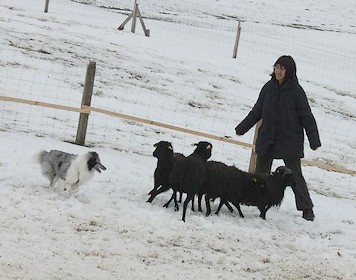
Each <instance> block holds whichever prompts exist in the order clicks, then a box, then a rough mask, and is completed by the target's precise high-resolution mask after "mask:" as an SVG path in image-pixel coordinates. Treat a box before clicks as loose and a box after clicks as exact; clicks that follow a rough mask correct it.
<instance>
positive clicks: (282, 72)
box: [274, 64, 286, 84]
mask: <svg viewBox="0 0 356 280" xmlns="http://www.w3.org/2000/svg"><path fill="white" fill-rule="evenodd" d="M274 75H275V76H276V79H277V81H278V82H279V83H280V84H281V83H282V82H283V80H284V78H285V76H286V68H284V66H282V65H279V64H276V65H275V66H274Z"/></svg>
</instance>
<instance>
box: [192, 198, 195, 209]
mask: <svg viewBox="0 0 356 280" xmlns="http://www.w3.org/2000/svg"><path fill="white" fill-rule="evenodd" d="M194 198H195V195H193V198H192V211H194V212H195V209H194V200H195V199H194Z"/></svg>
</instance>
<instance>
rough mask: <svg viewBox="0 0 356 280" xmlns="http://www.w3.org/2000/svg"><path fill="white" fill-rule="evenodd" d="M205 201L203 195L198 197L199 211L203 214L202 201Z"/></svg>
mask: <svg viewBox="0 0 356 280" xmlns="http://www.w3.org/2000/svg"><path fill="white" fill-rule="evenodd" d="M202 199H203V194H199V195H198V211H199V212H203V209H202V208H201V200H202Z"/></svg>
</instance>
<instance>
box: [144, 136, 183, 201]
mask: <svg viewBox="0 0 356 280" xmlns="http://www.w3.org/2000/svg"><path fill="white" fill-rule="evenodd" d="M153 146H154V147H155V148H156V149H155V150H154V151H153V156H154V157H156V158H157V167H156V169H155V171H154V186H153V189H152V190H151V191H150V192H149V193H148V194H149V195H151V196H150V197H149V198H148V200H147V202H152V201H153V199H154V198H155V197H156V196H157V195H159V194H160V193H163V192H165V191H168V190H169V189H170V185H169V173H170V172H171V169H172V167H173V165H174V164H175V162H176V161H177V160H179V159H181V158H184V155H183V154H180V153H173V146H172V144H171V143H170V142H168V141H160V142H158V143H156V144H154V145H153ZM180 199H181V198H180Z"/></svg>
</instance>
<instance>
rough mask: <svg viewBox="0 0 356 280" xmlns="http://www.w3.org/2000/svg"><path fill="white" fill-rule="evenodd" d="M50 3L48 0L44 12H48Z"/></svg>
mask: <svg viewBox="0 0 356 280" xmlns="http://www.w3.org/2000/svg"><path fill="white" fill-rule="evenodd" d="M48 5H49V0H46V3H45V8H44V12H45V13H47V12H48Z"/></svg>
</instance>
